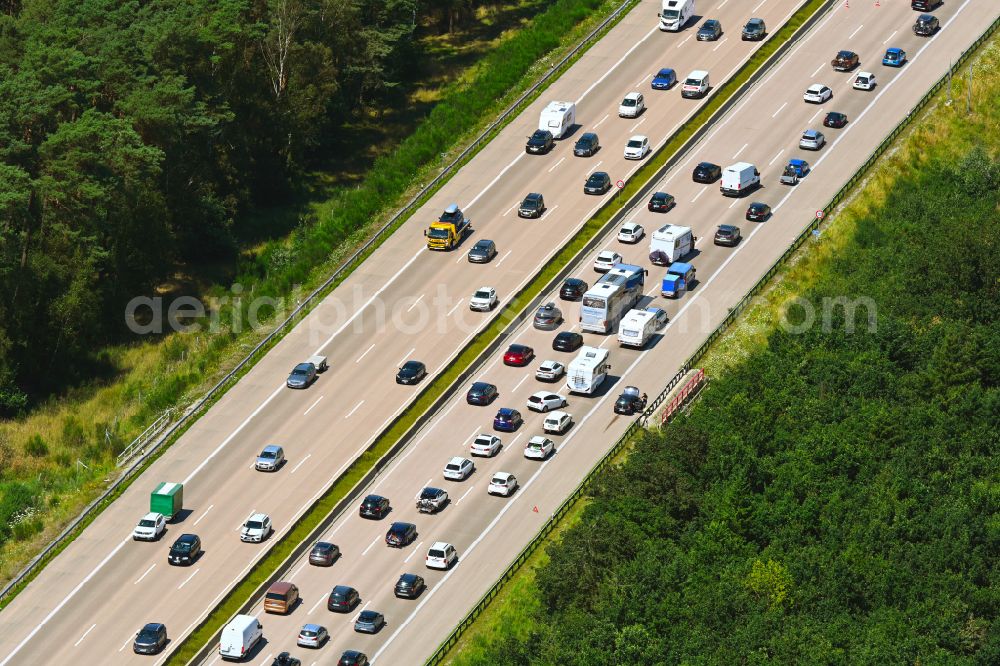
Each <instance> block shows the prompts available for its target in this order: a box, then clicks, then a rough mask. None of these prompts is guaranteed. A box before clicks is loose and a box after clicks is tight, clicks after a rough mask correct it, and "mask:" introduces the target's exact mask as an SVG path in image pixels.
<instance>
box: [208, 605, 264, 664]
mask: <svg viewBox="0 0 1000 666" xmlns="http://www.w3.org/2000/svg"><path fill="white" fill-rule="evenodd" d="M263 637H264V627H263V625H261V623H260V622H259V621H258V620H257V618H256V617H254V616H253V615H237V616H236V617H234V618H233V619H232V621H230V623H229V624H227V625H226V626H225V627H223V629H222V638H221V640H220V641H219V656H220V657H222V658H223V659H226V660H232V661H242V660H243V658H244V657H246V655H247V654H249V653H250V651H251V650H253V648H254V646H255V645H257V642H258V641H259V640H260V639H261V638H263Z"/></svg>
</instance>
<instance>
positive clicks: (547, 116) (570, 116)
mask: <svg viewBox="0 0 1000 666" xmlns="http://www.w3.org/2000/svg"><path fill="white" fill-rule="evenodd" d="M575 123H576V104H574V103H573V102H549V103H548V106H546V107H545V108H544V109H542V114H541V115H540V116H539V117H538V129H540V130H548V131H550V132H552V138H554V139H561V138H562V137H563V136H564V135H565V134H566V133H567V132H569V129H570V128H571V127H572V126H573V125H574V124H575Z"/></svg>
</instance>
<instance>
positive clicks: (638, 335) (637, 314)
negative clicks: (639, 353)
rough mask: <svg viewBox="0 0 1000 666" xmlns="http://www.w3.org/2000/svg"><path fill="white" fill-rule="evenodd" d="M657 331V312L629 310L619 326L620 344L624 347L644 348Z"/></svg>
mask: <svg viewBox="0 0 1000 666" xmlns="http://www.w3.org/2000/svg"><path fill="white" fill-rule="evenodd" d="M655 331H656V313H655V312H649V311H648V310H629V312H628V314H627V315H625V317H624V318H623V319H622V323H621V324H619V326H618V344H620V345H621V346H622V347H644V346H645V345H646V343H647V342H648V341H649V339H650V338H651V337H653V333H654V332H655Z"/></svg>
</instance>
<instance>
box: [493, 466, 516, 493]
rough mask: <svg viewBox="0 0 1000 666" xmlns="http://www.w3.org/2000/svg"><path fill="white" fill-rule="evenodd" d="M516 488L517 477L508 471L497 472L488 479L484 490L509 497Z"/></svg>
mask: <svg viewBox="0 0 1000 666" xmlns="http://www.w3.org/2000/svg"><path fill="white" fill-rule="evenodd" d="M515 490H517V477H516V476H514V475H513V474H511V473H510V472H497V473H496V474H494V475H493V478H492V479H490V485H489V487H488V488H487V489H486V492H487V493H488V494H490V495H503V496H504V497H510V496H511V495H512V494H513V493H514V491H515Z"/></svg>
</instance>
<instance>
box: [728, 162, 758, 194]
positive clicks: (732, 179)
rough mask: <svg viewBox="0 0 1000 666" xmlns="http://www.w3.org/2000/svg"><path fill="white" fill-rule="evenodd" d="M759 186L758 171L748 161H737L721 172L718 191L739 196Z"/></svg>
mask: <svg viewBox="0 0 1000 666" xmlns="http://www.w3.org/2000/svg"><path fill="white" fill-rule="evenodd" d="M758 187H760V172H759V171H757V167H755V166H754V165H752V164H750V163H749V162H737V163H736V164H733V165H732V166H727V167H726V168H725V170H724V171H723V172H722V183H721V184H720V185H719V191H720V192H722V194H723V195H724V196H727V197H740V196H743V195H744V194H746V193H748V192H752V191H754V190H755V189H757V188H758Z"/></svg>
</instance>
